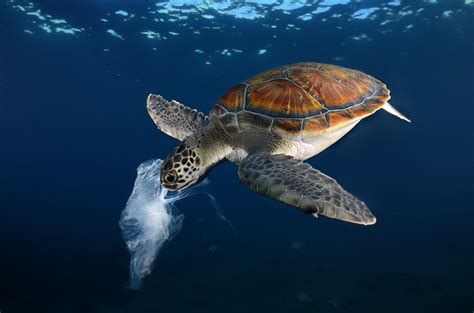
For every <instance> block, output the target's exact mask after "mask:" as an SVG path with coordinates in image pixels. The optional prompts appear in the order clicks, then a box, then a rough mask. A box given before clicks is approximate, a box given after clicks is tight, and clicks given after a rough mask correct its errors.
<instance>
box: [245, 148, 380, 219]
mask: <svg viewBox="0 0 474 313" xmlns="http://www.w3.org/2000/svg"><path fill="white" fill-rule="evenodd" d="M239 177H240V179H241V180H242V182H243V183H244V184H245V185H247V187H249V188H250V189H252V190H253V191H255V192H257V193H260V194H263V195H266V196H268V197H270V198H273V199H275V200H278V201H281V202H284V203H286V204H289V205H292V206H294V207H297V208H299V209H300V210H302V211H303V212H305V213H308V214H312V215H314V216H318V215H324V216H327V217H330V218H336V219H339V220H343V221H346V222H351V223H356V224H364V225H370V224H375V221H376V219H375V217H374V216H373V215H372V213H371V212H370V210H369V209H368V208H367V206H366V205H365V204H364V203H363V202H362V201H360V200H359V199H357V198H356V197H354V196H353V195H351V194H350V193H348V192H347V191H345V190H344V189H342V187H341V186H340V185H339V184H338V183H337V182H336V181H335V180H334V179H332V178H330V177H328V176H326V175H324V174H323V173H321V172H320V171H318V170H316V169H314V168H312V167H311V165H309V164H307V163H303V162H302V161H300V160H297V159H294V158H292V157H290V156H287V155H282V154H279V155H265V154H250V155H248V156H247V157H246V158H244V159H243V160H242V161H241V162H240V164H239Z"/></svg>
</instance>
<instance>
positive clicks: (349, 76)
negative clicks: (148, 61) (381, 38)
mask: <svg viewBox="0 0 474 313" xmlns="http://www.w3.org/2000/svg"><path fill="white" fill-rule="evenodd" d="M389 99H390V92H389V90H388V89H387V87H386V86H385V84H383V83H382V82H380V81H379V80H377V79H375V78H373V77H371V76H369V75H367V74H364V73H361V72H359V71H356V70H351V69H347V68H343V67H339V66H335V65H329V64H319V63H309V62H307V63H297V64H292V65H287V66H281V67H278V68H275V69H272V70H269V71H266V72H263V73H261V74H259V75H257V76H254V77H252V78H250V79H248V80H245V81H244V82H242V83H240V84H238V85H235V86H234V87H232V88H230V89H229V90H228V91H227V92H226V93H225V94H224V95H223V96H222V97H221V98H220V99H219V100H218V101H217V103H216V104H215V105H214V108H213V109H212V110H211V112H210V114H209V116H205V115H204V114H203V113H201V112H198V111H196V110H193V109H190V108H188V107H186V106H184V105H183V104H181V103H179V102H177V101H174V100H173V101H167V100H165V99H164V98H163V97H161V96H159V95H154V94H151V95H149V96H148V100H147V109H148V112H149V114H150V116H151V118H152V119H153V121H154V122H155V124H156V125H157V126H158V127H159V128H160V129H161V130H162V131H163V132H165V133H166V134H168V135H170V136H172V137H175V138H177V139H178V140H181V141H182V142H181V143H180V144H179V145H178V146H177V147H176V148H175V149H174V150H173V151H172V152H171V153H170V154H169V155H168V157H167V158H166V160H165V161H164V162H163V166H162V168H161V184H162V186H163V187H165V188H166V189H168V190H173V191H179V190H182V189H184V188H188V187H190V186H191V185H193V184H195V183H196V182H197V181H199V180H200V179H201V178H202V177H204V176H205V175H206V173H207V172H208V170H209V169H210V168H212V167H213V166H214V165H216V164H217V163H218V162H219V161H221V160H223V159H227V160H229V161H231V162H234V163H238V174H239V177H240V179H241V180H242V182H243V183H244V184H245V185H246V186H247V187H249V188H250V189H252V190H253V191H255V192H257V193H260V194H263V195H266V196H268V197H271V198H273V199H275V200H278V201H281V202H284V203H286V204H289V205H292V206H294V207H297V208H299V209H300V210H302V211H303V212H305V213H309V214H312V215H314V216H318V215H323V216H327V217H331V218H336V219H339V220H343V221H347V222H352V223H357V224H364V225H370V224H374V223H375V221H376V219H375V217H374V216H373V215H372V213H371V212H370V210H369V209H368V208H367V206H366V205H365V204H364V203H363V202H362V201H360V200H358V199H357V198H356V197H354V196H353V195H351V194H350V193H348V192H347V191H345V190H344V189H342V187H341V186H340V185H339V184H338V183H337V182H336V181H335V180H334V179H332V178H330V177H328V176H326V175H325V174H323V173H321V172H320V171H318V170H316V169H314V168H313V167H311V166H310V165H309V164H307V163H304V162H303V160H306V159H308V158H310V157H312V156H314V155H316V154H318V153H320V152H321V151H323V150H324V149H326V148H327V147H329V146H330V145H332V144H333V143H334V142H336V141H337V140H339V139H340V138H341V137H342V136H344V135H345V134H346V133H347V132H348V131H350V130H351V129H352V128H353V127H354V126H355V125H356V124H357V123H358V122H359V121H360V120H361V119H363V118H365V117H367V116H369V115H371V114H373V113H375V112H376V111H377V110H379V109H384V110H386V111H388V112H389V113H391V114H394V115H396V116H398V117H399V118H402V119H404V120H406V121H409V120H408V119H407V118H406V117H405V116H403V115H402V114H401V113H400V112H398V111H397V110H396V109H395V108H393V107H392V106H391V105H390V104H389V103H388V102H387V101H388V100H389Z"/></svg>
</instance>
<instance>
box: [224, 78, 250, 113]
mask: <svg viewBox="0 0 474 313" xmlns="http://www.w3.org/2000/svg"><path fill="white" fill-rule="evenodd" d="M246 89H247V85H245V84H238V85H236V86H234V87H232V88H230V89H229V90H227V92H226V93H225V94H224V95H223V96H222V97H221V98H220V99H219V100H218V101H217V104H218V105H220V106H222V107H224V108H226V109H227V110H228V111H232V112H237V111H240V110H242V109H243V108H244V104H245V90H246Z"/></svg>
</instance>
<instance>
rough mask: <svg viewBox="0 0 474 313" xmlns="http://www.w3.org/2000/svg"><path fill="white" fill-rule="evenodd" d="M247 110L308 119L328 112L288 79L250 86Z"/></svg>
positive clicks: (275, 115) (274, 115)
mask: <svg viewBox="0 0 474 313" xmlns="http://www.w3.org/2000/svg"><path fill="white" fill-rule="evenodd" d="M245 108H246V109H247V110H249V111H254V112H258V113H262V114H267V115H270V116H273V117H306V116H309V115H314V114H320V113H322V112H324V111H326V110H325V108H324V107H323V106H321V104H320V103H318V102H317V101H316V100H315V99H314V98H313V97H311V95H309V94H308V93H307V92H306V91H305V90H303V89H301V88H300V87H299V86H297V85H295V84H294V83H293V82H292V81H290V80H288V79H275V80H272V81H267V82H263V83H258V84H252V85H250V87H249V88H248V92H247V105H246V107H245Z"/></svg>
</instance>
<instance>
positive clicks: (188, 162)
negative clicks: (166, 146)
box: [160, 141, 202, 190]
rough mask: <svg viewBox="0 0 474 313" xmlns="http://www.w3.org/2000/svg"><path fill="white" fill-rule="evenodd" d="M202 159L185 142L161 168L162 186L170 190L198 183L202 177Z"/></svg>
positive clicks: (170, 155)
mask: <svg viewBox="0 0 474 313" xmlns="http://www.w3.org/2000/svg"><path fill="white" fill-rule="evenodd" d="M201 165H202V164H201V158H200V156H199V155H198V154H197V153H196V151H195V150H194V149H192V145H191V144H189V143H188V142H186V141H184V142H183V143H181V144H180V145H179V146H178V147H176V148H175V149H174V150H173V151H172V152H171V153H170V154H169V156H168V157H167V158H166V160H165V162H164V163H163V166H162V168H161V175H160V180H161V184H162V185H163V186H164V187H166V188H167V189H169V190H180V189H183V188H186V187H187V186H188V185H189V184H190V183H191V182H194V181H197V180H198V179H199V177H200V175H201V173H200V171H201Z"/></svg>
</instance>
